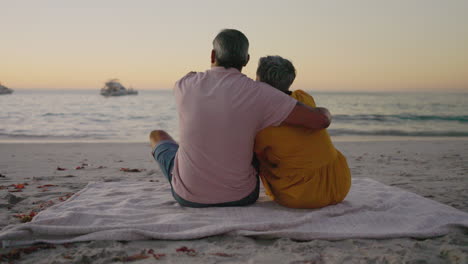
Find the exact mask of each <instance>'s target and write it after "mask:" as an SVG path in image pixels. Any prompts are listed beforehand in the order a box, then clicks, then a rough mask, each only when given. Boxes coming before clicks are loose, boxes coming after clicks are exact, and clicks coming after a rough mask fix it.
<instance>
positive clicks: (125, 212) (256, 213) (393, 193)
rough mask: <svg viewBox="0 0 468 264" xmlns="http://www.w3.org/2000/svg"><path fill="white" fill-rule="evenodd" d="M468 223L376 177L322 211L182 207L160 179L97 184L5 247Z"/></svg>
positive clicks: (445, 227)
mask: <svg viewBox="0 0 468 264" xmlns="http://www.w3.org/2000/svg"><path fill="white" fill-rule="evenodd" d="M466 228H468V214H467V213H465V212H462V211H459V210H457V209H455V208H453V207H450V206H447V205H444V204H441V203H438V202H435V201H432V200H429V199H426V198H424V197H421V196H419V195H416V194H414V193H410V192H407V191H404V190H401V189H399V188H395V187H390V186H386V185H384V184H381V183H379V182H376V181H374V180H370V179H353V183H352V188H351V190H350V193H349V195H348V197H347V198H346V199H345V201H343V202H342V203H340V204H337V205H333V206H328V207H325V208H322V209H314V210H311V209H289V208H285V207H282V206H280V205H277V204H275V203H274V202H272V201H269V200H267V198H266V197H263V196H262V197H261V198H260V199H259V201H258V202H257V203H256V204H254V205H251V206H247V207H225V208H201V209H196V208H184V207H181V206H179V205H178V204H177V203H176V202H175V201H174V200H173V199H172V197H171V195H170V189H169V185H168V184H166V183H158V182H94V183H89V184H88V185H87V186H86V188H84V189H83V190H81V191H80V192H78V193H76V194H75V195H74V196H72V197H71V198H70V199H68V200H67V201H65V202H63V203H61V204H57V205H55V206H52V207H50V208H48V209H46V210H44V211H42V212H40V213H39V214H38V215H37V216H36V217H34V219H33V221H32V222H29V223H25V224H19V225H10V226H7V227H5V228H4V229H3V230H2V231H1V233H0V240H1V241H2V242H3V246H4V247H5V246H12V245H23V244H32V243H37V242H46V243H69V242H77V241H90V240H127V241H128V240H148V239H168V240H182V239H197V238H203V237H208V236H213V235H221V234H225V235H240V236H257V237H268V238H279V237H285V238H291V239H296V240H312V239H327V240H340V239H348V238H378V239H383V238H397V237H414V238H428V237H434V236H440V235H444V234H446V233H448V232H450V231H451V230H454V229H466Z"/></svg>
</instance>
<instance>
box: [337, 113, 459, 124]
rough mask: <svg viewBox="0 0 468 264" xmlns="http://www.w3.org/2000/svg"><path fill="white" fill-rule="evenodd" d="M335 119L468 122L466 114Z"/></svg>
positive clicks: (364, 116) (345, 117)
mask: <svg viewBox="0 0 468 264" xmlns="http://www.w3.org/2000/svg"><path fill="white" fill-rule="evenodd" d="M333 119H334V120H335V121H379V122H386V121H448V122H459V123H468V115H413V114H399V115H378V114H373V115H334V116H333Z"/></svg>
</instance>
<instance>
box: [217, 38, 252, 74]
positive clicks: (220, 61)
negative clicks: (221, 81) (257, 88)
mask: <svg viewBox="0 0 468 264" xmlns="http://www.w3.org/2000/svg"><path fill="white" fill-rule="evenodd" d="M213 49H214V51H215V56H216V63H217V65H218V66H223V67H224V68H231V67H233V68H242V67H244V66H245V65H246V64H247V62H248V60H249V40H248V39H247V37H246V36H245V35H244V34H243V33H242V32H240V31H239V30H235V29H223V30H222V31H221V32H219V33H218V35H217V36H216V37H215V39H214V40H213Z"/></svg>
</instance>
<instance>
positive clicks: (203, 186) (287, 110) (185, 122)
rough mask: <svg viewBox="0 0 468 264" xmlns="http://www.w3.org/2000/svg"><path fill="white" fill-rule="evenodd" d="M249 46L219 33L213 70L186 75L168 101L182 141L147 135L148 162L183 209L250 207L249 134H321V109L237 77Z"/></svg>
mask: <svg viewBox="0 0 468 264" xmlns="http://www.w3.org/2000/svg"><path fill="white" fill-rule="evenodd" d="M248 48H249V41H248V40H247V38H246V37H245V35H244V34H242V33H241V32H240V31H238V30H233V29H225V30H223V31H221V32H220V33H219V34H218V35H217V36H216V37H215V39H214V40H213V50H212V51H211V69H209V70H207V71H205V72H197V73H195V72H190V73H188V74H187V75H185V76H184V77H182V79H180V80H179V81H177V82H176V84H175V87H174V95H175V99H176V105H177V110H178V116H179V129H180V141H179V144H177V143H176V142H175V141H174V139H173V138H172V137H171V136H169V134H168V133H166V132H165V131H163V130H154V131H152V132H151V134H150V136H149V137H150V142H151V145H152V147H153V157H154V159H155V160H156V161H157V162H158V163H159V166H160V167H161V170H162V171H163V173H164V175H165V176H166V177H167V179H168V180H169V182H170V183H171V187H172V195H173V197H174V199H175V200H176V201H177V202H178V203H179V204H181V205H182V206H188V207H208V206H243V205H249V204H253V203H255V201H256V200H257V199H258V195H259V179H258V173H257V170H256V168H255V167H254V165H253V162H252V160H253V156H254V155H253V148H254V140H255V135H256V134H257V133H258V132H259V131H261V130H262V129H264V128H266V127H269V126H278V125H284V124H287V125H291V126H300V127H304V128H307V129H310V130H311V131H317V130H321V129H324V128H327V127H328V126H329V124H330V120H331V116H330V113H329V112H328V110H327V109H326V108H320V107H317V108H311V107H308V106H305V105H304V104H302V103H299V102H298V101H297V100H296V99H294V98H292V97H290V96H288V95H286V94H285V93H283V92H281V91H278V90H276V89H274V88H272V87H271V86H270V85H268V84H266V83H263V82H257V81H254V80H252V79H250V78H248V77H247V76H245V75H244V74H242V73H241V71H242V68H243V67H244V66H245V65H247V62H248V61H249V58H250V56H249V54H248Z"/></svg>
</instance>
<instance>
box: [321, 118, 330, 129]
mask: <svg viewBox="0 0 468 264" xmlns="http://www.w3.org/2000/svg"><path fill="white" fill-rule="evenodd" d="M330 124H331V118H329V117H325V119H324V120H323V125H322V127H323V129H325V128H328V127H329V126H330Z"/></svg>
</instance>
